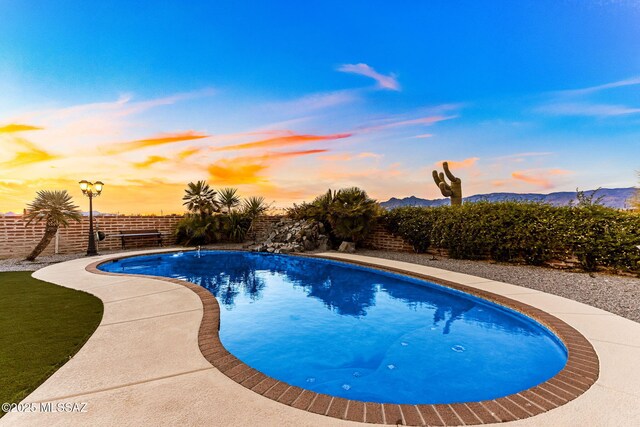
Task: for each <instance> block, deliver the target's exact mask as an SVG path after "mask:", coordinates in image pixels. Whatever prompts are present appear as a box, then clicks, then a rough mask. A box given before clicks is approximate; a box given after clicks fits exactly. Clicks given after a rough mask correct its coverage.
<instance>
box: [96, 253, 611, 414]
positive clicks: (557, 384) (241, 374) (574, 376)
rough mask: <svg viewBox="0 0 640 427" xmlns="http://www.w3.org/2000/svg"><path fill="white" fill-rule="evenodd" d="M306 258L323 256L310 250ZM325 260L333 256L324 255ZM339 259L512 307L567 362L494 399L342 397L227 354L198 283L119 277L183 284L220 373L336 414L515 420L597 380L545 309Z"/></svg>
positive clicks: (592, 359) (578, 344)
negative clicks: (555, 342) (196, 302)
mask: <svg viewBox="0 0 640 427" xmlns="http://www.w3.org/2000/svg"><path fill="white" fill-rule="evenodd" d="M140 255H141V254H136V255H130V256H114V257H113V258H110V259H106V260H101V261H97V262H94V263H92V264H90V265H88V266H87V267H86V270H87V271H88V272H91V273H95V274H103V275H111V276H123V275H122V274H118V273H108V272H104V271H101V270H98V268H97V267H98V266H99V265H100V264H104V263H107V262H110V261H113V260H115V259H123V258H128V257H132V256H140ZM297 255H301V254H297ZM304 256H309V255H304ZM313 257H316V258H325V257H321V256H320V257H318V256H315V255H314V256H313ZM326 259H332V258H328V257H327V258H326ZM340 262H345V263H352V264H356V265H361V266H365V267H369V268H373V269H377V270H381V271H390V272H393V273H400V274H403V275H406V276H409V277H414V278H418V279H423V280H427V281H430V282H433V283H437V284H439V285H443V286H446V287H449V288H452V289H456V290H459V291H463V292H466V293H469V294H472V295H474V296H477V297H480V298H484V299H486V300H489V301H492V302H494V303H496V304H500V305H503V306H506V307H508V308H511V309H513V310H516V311H518V312H520V313H522V314H524V315H526V316H529V317H531V318H533V319H535V320H536V321H538V322H540V323H541V324H543V325H544V326H546V327H547V328H549V329H550V330H551V331H553V332H554V333H555V334H556V335H557V336H558V337H559V338H560V339H561V340H562V342H563V343H564V345H565V346H566V348H567V351H568V358H567V363H566V365H565V367H564V368H563V369H562V370H561V371H560V372H559V373H558V374H556V375H555V376H553V377H552V378H550V379H549V380H547V381H545V382H543V383H541V384H539V385H537V386H535V387H532V388H529V389H527V390H524V391H521V392H519V393H515V394H511V395H508V396H504V397H501V398H498V399H493V400H485V401H479V402H466V403H454V404H433V405H429V404H426V405H404V404H386V403H384V404H381V403H372V402H362V401H357V400H349V399H344V398H340V397H334V396H329V395H325V394H320V393H316V392H313V391H310V390H306V389H302V388H300V387H296V386H292V385H289V384H287V383H285V382H282V381H278V380H276V379H274V378H271V377H268V376H267V375H265V374H263V373H261V372H260V371H258V370H256V369H254V368H251V367H250V366H248V365H246V364H245V363H243V362H242V361H240V360H239V359H238V358H236V357H235V356H234V355H233V354H231V353H229V352H228V351H227V350H226V349H225V348H224V346H223V345H222V343H221V341H220V339H219V336H218V330H219V329H220V306H219V304H218V301H217V300H216V298H215V297H214V296H213V295H212V294H211V293H210V292H209V291H208V290H206V289H205V288H203V287H201V286H199V285H196V284H194V283H191V282H186V281H183V280H178V279H172V278H167V277H159V276H148V275H135V274H126V276H130V277H141V278H147V279H153V280H164V281H167V282H171V283H175V284H179V285H181V286H184V287H187V288H189V289H190V290H192V291H193V292H194V293H195V294H196V295H198V297H199V298H200V300H201V302H202V307H203V316H202V320H201V323H200V328H199V332H198V345H199V348H200V351H201V353H202V355H203V356H204V357H205V359H206V360H207V361H208V362H209V363H211V365H212V366H214V367H216V368H217V369H218V370H219V371H220V372H222V373H223V374H225V375H226V376H227V377H229V378H230V379H232V380H234V381H235V382H237V383H238V384H240V385H242V386H243V387H245V388H247V389H250V390H252V391H254V392H256V393H258V394H260V395H262V396H265V397H267V398H269V399H271V400H274V401H277V402H280V403H283V404H286V405H289V406H291V407H294V408H297V409H302V410H305V411H308V412H312V413H316V414H320V415H326V416H329V417H333V418H337V419H342V420H349V421H357V422H366V423H376V424H389V425H396V424H404V425H413V426H421V425H434V426H441V425H447V426H457V425H474V424H475V425H478V424H489V423H496V422H507V421H515V420H520V419H525V418H529V417H532V416H535V415H538V414H541V413H543V412H547V411H550V410H552V409H554V408H557V407H560V406H562V405H564V404H566V403H568V402H570V401H572V400H573V399H575V398H577V397H578V396H580V395H582V394H583V393H584V392H585V391H587V390H588V389H589V388H590V387H591V386H592V385H593V384H594V383H595V382H596V380H597V379H598V376H599V359H598V356H597V354H596V352H595V350H594V349H593V346H592V345H591V343H590V342H589V341H588V340H587V339H586V338H585V337H584V336H583V335H582V334H581V333H579V332H578V331H577V330H576V329H574V328H573V327H571V326H570V325H568V324H567V323H566V322H564V321H562V320H560V319H558V318H557V317H555V316H552V315H551V314H549V313H546V312H544V311H542V310H540V309H537V308H535V307H533V306H531V305H528V304H525V303H522V302H519V301H516V300H513V299H511V298H508V297H505V296H502V295H498V294H495V293H492V292H488V291H483V290H480V289H477V288H474V287H472V286H467V285H462V284H459V283H455V282H450V281H445V280H441V279H438V278H435V277H432V276H427V275H423V274H418V273H415V272H411V271H408V270H405V269H398V268H391V267H386V266H385V267H382V266H380V265H377V264H375V263H368V262H363V261H354V260H348V261H347V260H340Z"/></svg>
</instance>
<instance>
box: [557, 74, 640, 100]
mask: <svg viewBox="0 0 640 427" xmlns="http://www.w3.org/2000/svg"><path fill="white" fill-rule="evenodd" d="M635 85H640V76H637V77H631V78H628V79H624V80H618V81H615V82H611V83H605V84H601V85H597V86H591V87H585V88H582V89H569V90H562V91H559V92H556V93H557V94H559V95H569V96H574V95H588V94H591V93H595V92H600V91H602V90H607V89H615V88H619V87H625V86H635Z"/></svg>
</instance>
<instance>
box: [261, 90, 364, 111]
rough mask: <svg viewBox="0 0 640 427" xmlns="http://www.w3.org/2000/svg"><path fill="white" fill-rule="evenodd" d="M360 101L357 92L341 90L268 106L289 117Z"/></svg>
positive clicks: (314, 94) (267, 105)
mask: <svg viewBox="0 0 640 427" xmlns="http://www.w3.org/2000/svg"><path fill="white" fill-rule="evenodd" d="M358 99H359V96H358V92H357V91H356V90H339V91H333V92H323V93H312V94H310V95H305V96H302V97H300V98H298V99H293V100H290V101H282V102H275V103H269V104H266V107H267V108H269V109H277V110H278V111H279V112H280V113H286V114H289V115H300V114H306V113H309V112H312V111H316V110H322V109H325V108H333V107H336V106H339V105H345V104H350V103H352V102H354V101H356V100H358Z"/></svg>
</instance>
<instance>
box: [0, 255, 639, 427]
mask: <svg viewBox="0 0 640 427" xmlns="http://www.w3.org/2000/svg"><path fill="white" fill-rule="evenodd" d="M164 251H166V250H164ZM150 252H162V251H144V253H150ZM141 253H142V252H141ZM123 255H126V256H130V255H132V253H131V252H127V253H126V254H122V255H117V254H116V255H108V256H101V257H92V258H82V259H77V260H73V261H68V262H65V263H61V264H56V265H53V266H50V267H46V268H43V269H41V270H38V271H37V272H35V273H34V277H36V278H38V279H41V280H45V281H48V282H52V283H56V284H59V285H62V286H66V287H69V288H73V289H79V290H84V291H86V292H89V293H91V294H94V295H96V296H97V297H99V298H100V299H102V301H103V302H104V306H105V311H104V317H103V319H102V322H101V324H100V326H99V327H98V329H97V330H96V332H95V333H94V334H93V336H92V337H91V338H90V339H89V341H87V343H86V344H85V345H84V347H83V348H82V349H81V350H80V351H79V352H78V353H77V354H76V355H75V356H74V357H73V358H72V359H71V360H70V361H69V362H67V363H66V364H65V365H64V366H63V367H62V368H60V369H59V370H58V371H57V372H56V373H55V374H54V375H52V376H51V377H50V378H49V379H48V380H47V381H46V382H45V383H44V384H42V385H41V386H40V387H38V389H36V390H35V391H34V392H33V393H31V395H29V396H28V397H27V398H26V399H25V400H24V401H23V402H25V403H26V402H32V403H36V404H37V405H39V404H40V403H42V402H53V404H54V406H55V404H56V403H59V402H65V403H86V406H85V408H84V410H85V411H86V412H80V413H78V412H65V413H62V412H58V413H44V412H40V411H38V412H31V413H10V414H7V415H5V416H4V417H3V418H2V419H0V425H1V426H27V425H29V426H30V425H47V426H57V425H74V426H76V425H87V426H89V425H90V426H102V425H104V426H107V425H108V426H112V425H119V426H124V425H136V426H140V425H153V426H158V425H177V424H180V425H189V426H196V425H233V426H255V425H260V426H271V425H273V426H325V425H326V426H343V425H344V426H357V425H360V426H371V424H358V423H353V422H347V421H341V420H338V419H335V418H329V417H325V416H321V415H316V414H312V413H309V412H306V411H301V410H297V409H295V408H292V407H290V406H286V405H283V404H280V403H277V402H275V401H273V400H270V399H268V398H265V397H263V396H260V395H258V394H256V393H254V392H252V391H250V390H248V389H246V388H244V387H243V386H241V385H239V384H237V383H235V382H234V381H233V380H231V379H229V378H228V377H226V376H225V375H224V374H222V373H221V372H219V371H218V370H217V369H216V368H214V367H212V366H211V364H210V363H209V362H207V360H205V358H204V357H203V356H202V354H201V353H200V350H199V348H198V328H199V326H200V320H201V318H202V303H201V301H200V298H199V297H198V296H197V295H196V294H195V293H193V292H192V291H191V290H189V289H187V288H185V287H183V286H181V285H177V284H173V283H169V282H166V281H163V280H162V279H142V278H136V277H126V276H120V277H118V276H108V275H97V274H92V273H89V272H87V271H85V267H86V266H87V265H89V264H91V263H93V262H95V261H98V260H102V259H109V258H115V257H118V256H123ZM321 255H322V256H326V257H331V258H335V259H342V260H358V261H363V262H367V263H370V264H377V265H379V266H381V267H388V268H394V269H403V270H406V271H409V272H414V273H418V274H423V275H429V276H432V277H436V278H438V279H441V280H446V281H451V282H458V283H461V284H464V285H468V286H472V287H476V288H479V289H483V290H487V291H490V292H494V293H497V294H501V295H504V296H508V297H509V298H512V299H515V300H519V301H522V302H524V303H526V304H530V305H533V306H535V307H538V308H540V309H542V310H544V311H547V312H549V313H550V314H553V315H554V316H556V317H558V318H560V319H562V320H564V321H565V322H567V323H568V324H570V325H571V326H573V327H574V328H576V329H577V330H578V331H579V332H581V333H582V334H583V335H584V336H585V337H587V338H588V339H589V340H590V341H591V343H592V344H593V346H594V348H595V350H596V352H597V353H598V357H599V358H600V376H599V378H598V380H597V381H596V383H595V384H594V385H593V386H592V387H591V388H590V389H589V390H587V392H585V393H584V394H583V395H581V396H579V397H578V398H576V399H575V400H573V401H571V402H569V403H567V404H566V405H564V406H561V407H559V408H557V409H554V410H551V411H549V412H546V413H543V414H540V415H537V416H534V417H531V418H528V419H525V420H520V421H515V422H510V423H506V424H508V425H509V426H514V427H515V426H547V425H548V426H585V425H589V426H626V425H638V423H640V421H639V420H640V324H639V323H635V322H632V321H630V320H627V319H624V318H621V317H619V316H616V315H614V314H611V313H609V312H606V311H603V310H600V309H597V308H593V307H590V306H587V305H584V304H580V303H578V302H575V301H572V300H568V299H565V298H561V297H558V296H554V295H550V294H546V293H543V292H539V291H536V290H532V289H528V288H523V287H519V286H514V285H510V284H507V283H501V282H495V281H491V280H488V279H483V278H480V277H474V276H469V275H466V274H461V273H455V272H449V271H445V270H439V269H435V268H432V267H426V266H419V265H415V264H409V263H402V262H397V261H391V260H384V259H378V258H371V257H363V256H359V255H343V254H335V253H326V254H321ZM495 425H504V424H495Z"/></svg>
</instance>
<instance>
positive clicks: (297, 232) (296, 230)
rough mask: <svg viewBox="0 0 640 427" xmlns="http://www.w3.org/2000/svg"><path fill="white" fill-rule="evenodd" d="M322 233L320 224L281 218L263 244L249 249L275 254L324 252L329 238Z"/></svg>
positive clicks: (312, 221) (256, 244)
mask: <svg viewBox="0 0 640 427" xmlns="http://www.w3.org/2000/svg"><path fill="white" fill-rule="evenodd" d="M324 233H325V229H324V225H323V224H322V223H321V222H318V221H314V220H302V221H294V220H292V219H289V218H282V219H281V220H280V221H278V222H277V223H276V224H274V226H273V228H272V229H271V231H270V232H269V234H268V235H267V238H266V240H265V241H264V242H262V243H254V244H253V245H250V246H249V249H251V250H252V251H255V252H270V253H276V254H280V253H282V254H285V253H291V252H305V251H316V250H317V251H326V250H327V242H328V240H329V238H328V237H327V235H326V234H324Z"/></svg>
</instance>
